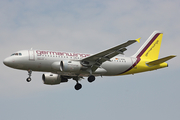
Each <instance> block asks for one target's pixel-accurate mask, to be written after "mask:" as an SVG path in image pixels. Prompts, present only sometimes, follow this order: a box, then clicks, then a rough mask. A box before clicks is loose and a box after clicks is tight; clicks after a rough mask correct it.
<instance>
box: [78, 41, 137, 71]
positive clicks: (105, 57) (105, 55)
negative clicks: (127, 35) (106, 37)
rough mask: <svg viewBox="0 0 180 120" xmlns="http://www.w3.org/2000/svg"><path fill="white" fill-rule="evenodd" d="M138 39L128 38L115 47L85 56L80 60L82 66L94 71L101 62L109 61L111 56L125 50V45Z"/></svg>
mask: <svg viewBox="0 0 180 120" xmlns="http://www.w3.org/2000/svg"><path fill="white" fill-rule="evenodd" d="M139 39H140V38H139ZM139 39H136V40H129V41H127V42H125V43H123V44H121V45H118V46H116V47H113V48H110V49H108V50H105V51H102V52H100V53H97V54H94V55H91V56H89V57H86V58H84V59H82V60H81V64H82V65H84V66H87V67H90V71H91V72H94V71H95V70H96V69H97V68H98V67H99V66H100V65H101V64H102V63H103V62H105V61H110V59H111V58H113V57H114V56H116V55H118V54H123V52H124V51H126V50H127V49H126V47H127V46H129V45H131V44H133V43H135V42H136V41H138V42H139Z"/></svg>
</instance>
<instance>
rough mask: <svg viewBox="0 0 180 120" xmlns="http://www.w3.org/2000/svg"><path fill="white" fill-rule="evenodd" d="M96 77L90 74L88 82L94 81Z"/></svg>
mask: <svg viewBox="0 0 180 120" xmlns="http://www.w3.org/2000/svg"><path fill="white" fill-rule="evenodd" d="M95 79H96V78H95V76H94V75H90V76H89V77H88V82H93V81H94V80H95Z"/></svg>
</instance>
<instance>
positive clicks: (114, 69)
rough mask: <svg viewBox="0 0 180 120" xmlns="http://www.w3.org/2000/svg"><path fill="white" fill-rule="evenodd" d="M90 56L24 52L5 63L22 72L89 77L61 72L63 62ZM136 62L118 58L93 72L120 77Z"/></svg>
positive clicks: (94, 73)
mask: <svg viewBox="0 0 180 120" xmlns="http://www.w3.org/2000/svg"><path fill="white" fill-rule="evenodd" d="M88 56H90V54H81V53H71V52H54V51H47V50H23V51H18V52H16V53H15V54H13V55H12V56H10V57H8V58H6V59H5V60H4V63H5V64H6V65H7V66H9V67H12V68H15V69H21V70H32V71H42V72H52V73H57V74H60V75H68V76H77V75H80V76H89V72H87V71H78V72H63V71H61V70H60V62H61V61H80V60H81V59H83V58H85V57H88ZM135 61H136V58H132V57H120V56H116V57H113V58H111V59H110V60H109V61H106V62H104V63H102V65H101V66H100V67H99V68H98V69H97V70H96V71H95V72H93V75H95V76H99V75H103V76H113V75H120V74H121V73H123V72H125V71H126V70H128V69H129V68H131V67H132V65H133V64H134V63H135Z"/></svg>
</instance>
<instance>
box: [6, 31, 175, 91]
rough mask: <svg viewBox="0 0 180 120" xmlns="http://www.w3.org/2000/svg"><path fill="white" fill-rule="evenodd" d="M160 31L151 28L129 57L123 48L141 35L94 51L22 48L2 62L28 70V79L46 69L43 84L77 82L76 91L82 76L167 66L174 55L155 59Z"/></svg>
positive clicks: (121, 72) (122, 73) (159, 40)
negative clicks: (148, 34)
mask: <svg viewBox="0 0 180 120" xmlns="http://www.w3.org/2000/svg"><path fill="white" fill-rule="evenodd" d="M162 37H163V33H162V32H160V31H154V32H153V33H152V34H151V36H150V37H149V38H148V39H147V40H146V41H145V43H144V44H143V45H142V46H141V47H140V49H139V50H138V51H137V52H136V53H135V54H134V55H132V56H131V57H125V56H119V54H123V55H124V51H126V50H127V48H126V47H128V46H129V45H131V44H133V43H135V42H140V38H138V39H135V40H128V41H127V42H125V43H123V44H120V45H117V46H115V47H112V48H110V49H108V50H105V51H102V52H99V53H97V54H86V53H85V54H84V53H76V52H62V51H60V52H59V51H51V50H33V49H30V50H21V51H18V52H15V53H13V54H12V55H11V56H10V57H7V58H6V59H4V61H3V63H4V64H5V65H6V66H8V67H11V68H15V69H20V70H27V71H28V76H29V77H28V78H27V79H26V80H27V82H30V81H31V74H32V71H40V72H49V73H45V74H43V75H42V80H43V82H44V84H46V85H56V84H60V83H63V82H68V79H73V80H75V81H76V85H75V86H74V88H75V89H76V90H79V89H81V88H82V85H81V84H80V83H79V81H80V80H81V79H84V77H88V78H87V80H88V81H89V82H90V83H91V82H93V81H94V80H95V78H96V77H97V76H101V77H102V76H118V75H129V74H135V73H140V72H146V71H152V70H156V69H160V68H164V67H168V64H167V63H166V62H165V61H167V60H170V59H172V58H174V57H176V56H175V55H170V56H167V57H164V58H161V59H158V56H159V51H160V46H161V41H162Z"/></svg>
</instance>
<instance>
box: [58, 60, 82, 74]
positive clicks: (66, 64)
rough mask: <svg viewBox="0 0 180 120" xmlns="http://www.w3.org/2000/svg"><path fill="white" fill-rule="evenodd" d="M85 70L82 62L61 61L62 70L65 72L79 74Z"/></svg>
mask: <svg viewBox="0 0 180 120" xmlns="http://www.w3.org/2000/svg"><path fill="white" fill-rule="evenodd" d="M81 68H83V66H82V65H81V63H80V61H70V60H67V61H61V63H60V70H61V71H63V72H78V71H80V69H81Z"/></svg>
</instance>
